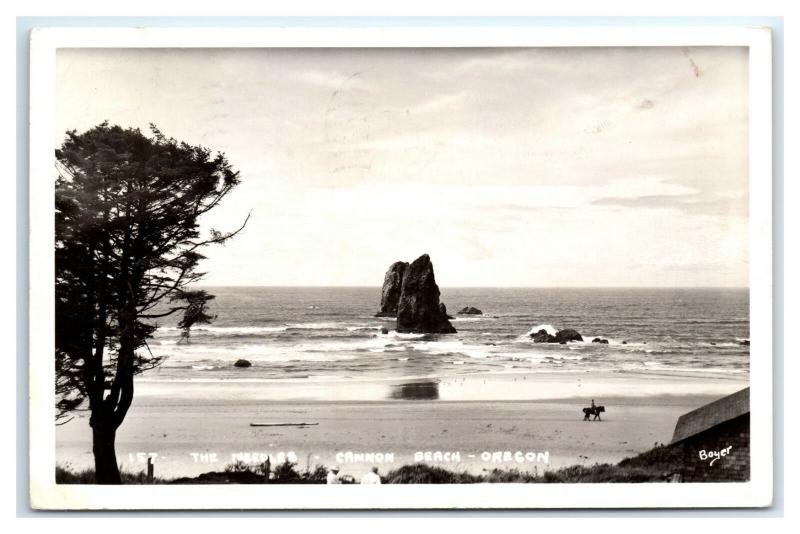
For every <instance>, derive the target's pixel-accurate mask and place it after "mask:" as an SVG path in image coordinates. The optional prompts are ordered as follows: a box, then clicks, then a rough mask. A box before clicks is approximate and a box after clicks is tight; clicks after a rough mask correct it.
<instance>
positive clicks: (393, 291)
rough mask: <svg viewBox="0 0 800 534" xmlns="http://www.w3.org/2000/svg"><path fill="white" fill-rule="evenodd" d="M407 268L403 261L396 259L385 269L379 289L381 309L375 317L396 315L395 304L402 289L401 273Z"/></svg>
mask: <svg viewBox="0 0 800 534" xmlns="http://www.w3.org/2000/svg"><path fill="white" fill-rule="evenodd" d="M406 269H408V263H407V262H405V261H396V262H394V263H393V264H392V266H391V267H389V270H388V271H386V276H384V277H383V289H382V290H381V309H380V311H378V313H376V314H375V317H396V316H397V304H398V303H399V302H400V292H401V291H402V289H403V275H404V274H405V273H406Z"/></svg>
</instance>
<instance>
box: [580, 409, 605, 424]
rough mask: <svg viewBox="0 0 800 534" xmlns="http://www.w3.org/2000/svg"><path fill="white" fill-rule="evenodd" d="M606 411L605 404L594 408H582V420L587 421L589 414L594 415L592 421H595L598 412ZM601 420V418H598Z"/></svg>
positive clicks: (598, 414)
mask: <svg viewBox="0 0 800 534" xmlns="http://www.w3.org/2000/svg"><path fill="white" fill-rule="evenodd" d="M605 411H606V407H605V406H595V407H594V408H591V407H590V408H584V409H583V420H584V421H588V420H589V416H590V415H594V419H593V421H597V420H598V419H600V414H601V413H603V412H605ZM600 421H602V419H600Z"/></svg>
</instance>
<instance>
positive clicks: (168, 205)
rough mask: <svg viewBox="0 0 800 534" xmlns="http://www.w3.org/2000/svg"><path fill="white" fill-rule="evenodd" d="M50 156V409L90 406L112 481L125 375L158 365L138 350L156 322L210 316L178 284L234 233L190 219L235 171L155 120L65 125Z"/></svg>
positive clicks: (201, 298)
mask: <svg viewBox="0 0 800 534" xmlns="http://www.w3.org/2000/svg"><path fill="white" fill-rule="evenodd" d="M56 159H57V163H56V167H57V169H58V174H59V176H58V178H57V179H56V205H55V208H56V211H55V219H56V221H55V222H56V225H55V226H56V241H55V257H56V285H55V294H56V305H55V308H56V309H55V312H56V354H55V361H56V394H57V397H56V410H57V417H58V418H63V417H65V416H68V414H69V413H70V412H71V411H74V410H77V409H88V410H89V411H90V412H91V416H90V424H91V426H92V431H93V452H94V455H95V468H96V472H97V479H98V483H119V482H120V474H119V469H118V467H117V462H116V456H115V454H114V440H115V435H116V430H117V428H118V427H119V425H120V424H121V423H122V421H123V420H124V418H125V415H126V413H127V411H128V408H129V407H130V404H131V401H132V399H133V377H134V375H136V374H138V373H141V372H142V371H144V370H147V369H151V368H153V367H155V366H157V365H159V363H160V360H159V359H158V358H157V357H154V356H153V355H152V354H151V353H150V351H149V349H148V347H147V340H148V338H149V337H150V336H151V335H152V333H153V331H154V330H155V329H156V324H155V322H154V321H155V320H156V319H158V318H160V317H165V316H167V315H170V314H173V313H177V312H183V319H182V320H181V322H180V326H181V327H182V328H183V329H184V334H185V335H186V336H188V329H189V328H191V326H192V325H193V324H196V323H204V322H208V321H210V320H211V319H212V317H210V316H209V315H208V314H207V313H206V312H205V306H206V303H207V302H208V301H209V300H210V299H211V298H213V297H212V296H211V295H208V294H206V293H205V292H203V291H188V290H186V287H187V285H189V284H191V283H192V282H195V281H197V280H199V279H200V278H201V277H202V275H203V273H200V272H198V271H197V270H196V268H197V265H198V262H199V261H200V260H202V259H203V256H202V255H201V254H200V252H199V251H200V250H201V249H202V248H203V247H204V246H206V245H210V244H214V243H224V242H225V241H227V240H228V239H230V238H231V237H232V236H233V235H235V234H236V233H237V232H238V231H239V230H237V231H235V232H229V233H222V232H219V231H216V230H212V231H211V233H210V235H209V236H206V237H203V236H201V235H200V231H199V222H198V219H199V217H201V216H202V215H203V214H204V213H206V212H208V211H209V210H211V209H213V208H214V207H216V206H217V205H218V204H219V203H220V201H221V200H222V199H223V198H224V197H225V195H227V194H228V193H229V192H230V191H231V190H232V189H233V188H234V187H235V186H236V185H237V184H238V183H239V177H238V173H237V172H235V171H234V170H233V169H232V168H231V166H230V165H229V164H228V161H227V160H226V158H225V156H224V155H223V154H212V153H211V152H210V151H209V150H208V149H206V148H203V147H200V146H191V145H188V144H186V143H179V142H177V141H176V140H175V139H171V138H167V137H165V136H164V135H163V134H162V133H161V132H160V131H159V130H158V129H157V128H156V127H155V126H151V136H149V137H148V136H146V135H144V134H142V132H141V131H139V130H138V129H131V128H127V129H125V128H122V127H119V126H110V125H109V124H108V123H103V124H100V125H98V126H96V127H94V128H92V129H91V130H88V131H86V132H84V133H82V134H78V133H76V132H75V131H71V132H67V136H66V139H65V140H64V142H63V144H62V145H61V147H60V148H59V149H58V150H57V151H56ZM245 222H246V221H245ZM162 303H170V305H169V306H164V305H163V304H162ZM159 305H161V306H160V307H159Z"/></svg>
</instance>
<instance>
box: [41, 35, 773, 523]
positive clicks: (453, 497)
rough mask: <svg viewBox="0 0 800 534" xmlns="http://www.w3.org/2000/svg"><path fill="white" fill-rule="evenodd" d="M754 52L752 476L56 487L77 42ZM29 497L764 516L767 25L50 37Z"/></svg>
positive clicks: (54, 503) (78, 502)
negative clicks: (59, 140) (58, 190)
mask: <svg viewBox="0 0 800 534" xmlns="http://www.w3.org/2000/svg"><path fill="white" fill-rule="evenodd" d="M713 45H716V46H748V47H750V77H749V79H750V107H749V111H750V113H749V116H750V321H751V325H750V332H751V346H750V359H751V364H750V385H751V394H750V402H751V419H750V421H751V422H750V424H751V480H750V481H749V482H743V483H685V484H650V483H647V484H616V483H615V484H602V485H598V484H491V485H488V484H464V485H446V486H443V487H442V486H434V485H383V486H368V487H367V486H359V485H338V486H333V487H328V486H319V485H302V486H292V485H255V486H252V485H247V486H237V485H209V486H202V485H188V486H166V485H155V486H119V487H109V486H95V485H57V484H55V475H54V471H55V461H56V458H55V427H54V390H53V383H54V372H55V371H54V366H53V360H52V358H53V347H54V345H55V342H54V314H53V309H54V290H53V287H54V283H53V282H54V258H53V235H54V216H53V198H54V183H53V159H52V158H53V151H54V149H55V146H54V145H53V132H54V121H55V72H56V69H55V66H56V65H55V56H56V50H57V49H58V48H67V47H103V48H109V47H140V48H154V47H159V48H161V47H163V48H168V47H181V48H190V47H419V46H426V47H523V46H525V47H529V46H550V47H552V46H713ZM30 72H31V75H30V87H31V90H30V177H29V182H30V185H29V187H30V273H29V274H30V288H29V297H30V302H29V304H30V326H29V329H30V330H29V337H30V340H29V343H30V344H29V347H30V354H29V356H30V369H29V380H30V397H29V417H30V421H29V423H30V425H29V428H30V490H31V496H30V498H31V506H32V507H33V508H37V509H331V508H335V509H410V508H419V509H431V508H436V509H442V508H479V509H482V508H501V509H512V508H570V507H571V508H665V507H719V508H727V507H760V506H768V505H769V504H771V501H772V469H773V466H772V450H773V448H772V446H773V443H772V439H773V436H772V140H771V132H772V98H771V95H772V70H771V34H770V31H769V29H766V28H719V27H711V28H702V27H696V28H685V27H662V28H655V27H642V28H631V27H580V28H577V27H576V28H565V27H559V28H556V27H551V28H536V27H513V28H509V27H502V28H499V27H487V28H476V27H462V28H458V27H444V28H432V27H426V28H414V27H411V28H329V27H325V28H214V29H211V28H142V29H135V28H46V29H37V30H34V32H33V34H32V38H31V69H30Z"/></svg>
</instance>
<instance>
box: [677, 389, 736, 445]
mask: <svg viewBox="0 0 800 534" xmlns="http://www.w3.org/2000/svg"><path fill="white" fill-rule="evenodd" d="M748 413H750V388H749V387H748V388H744V389H742V390H740V391H737V392H736V393H734V394H733V395H728V396H727V397H723V398H721V399H719V400H715V401H714V402H710V403H708V404H706V405H705V406H701V407H700V408H698V409H696V410H692V411H691V412H688V413H685V414H683V415H682V416H680V417H679V418H678V422H677V423H676V424H675V433H674V434H673V435H672V441H671V443H677V442H679V441H683V440H684V439H686V438H690V437H692V436H694V435H696V434H699V433H700V432H703V431H705V430H708V429H709V428H711V427H715V426H717V425H719V424H721V423H724V422H726V421H730V420H731V419H735V418H737V417H739V416H740V415H745V414H748Z"/></svg>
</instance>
